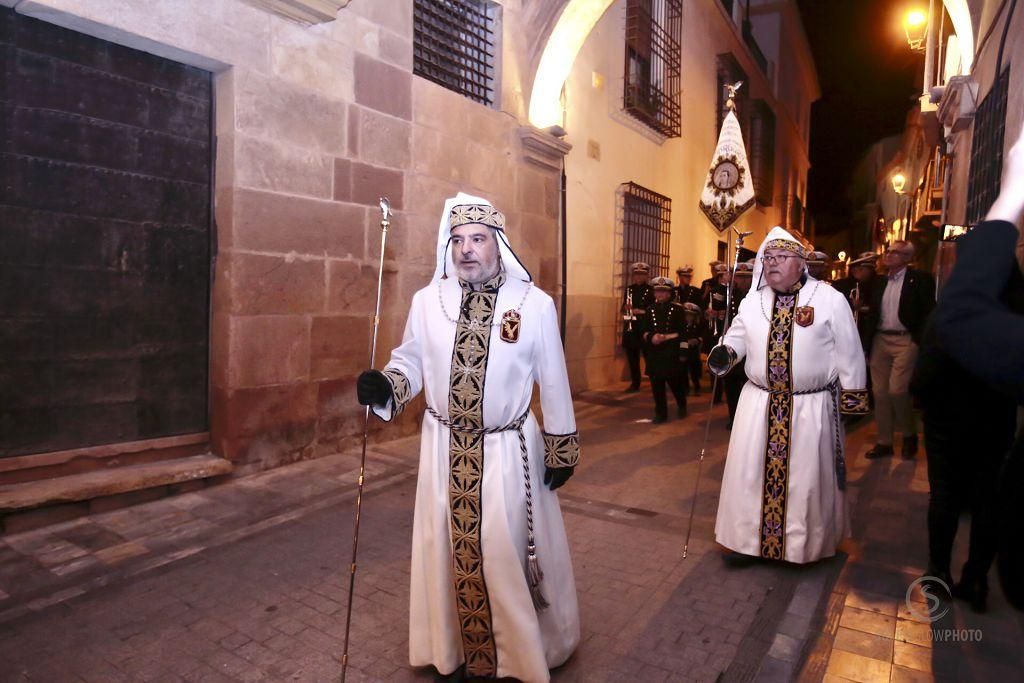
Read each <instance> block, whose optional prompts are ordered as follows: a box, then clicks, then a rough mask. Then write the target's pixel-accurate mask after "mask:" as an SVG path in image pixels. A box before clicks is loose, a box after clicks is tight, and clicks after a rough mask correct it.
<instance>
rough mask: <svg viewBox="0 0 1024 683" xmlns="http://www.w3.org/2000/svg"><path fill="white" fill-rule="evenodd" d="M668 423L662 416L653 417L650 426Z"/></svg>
mask: <svg viewBox="0 0 1024 683" xmlns="http://www.w3.org/2000/svg"><path fill="white" fill-rule="evenodd" d="M666 422H668V418H667V417H664V416H663V415H655V416H654V419H653V420H651V424H655V425H660V424H664V423H666Z"/></svg>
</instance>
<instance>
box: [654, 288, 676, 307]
mask: <svg viewBox="0 0 1024 683" xmlns="http://www.w3.org/2000/svg"><path fill="white" fill-rule="evenodd" d="M671 298H672V291H671V290H668V289H661V288H658V289H656V290H654V300H655V301H657V302H658V303H659V304H663V303H665V302H666V301H668V300H669V299H671Z"/></svg>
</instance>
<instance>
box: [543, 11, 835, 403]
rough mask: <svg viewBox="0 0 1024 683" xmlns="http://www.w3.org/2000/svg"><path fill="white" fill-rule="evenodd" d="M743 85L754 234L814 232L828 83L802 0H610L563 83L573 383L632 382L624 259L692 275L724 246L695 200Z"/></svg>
mask: <svg viewBox="0 0 1024 683" xmlns="http://www.w3.org/2000/svg"><path fill="white" fill-rule="evenodd" d="M738 81H743V86H742V88H741V89H740V91H739V93H738V96H737V106H738V116H739V119H740V121H741V127H742V129H743V133H744V139H745V142H746V146H747V153H748V157H749V159H750V164H751V171H752V175H753V176H754V183H755V187H756V191H757V204H756V206H755V207H754V208H752V209H751V210H749V211H748V212H747V213H746V214H745V215H744V216H743V217H742V218H741V219H740V221H739V223H738V226H739V227H740V228H742V229H744V230H751V231H753V232H754V234H753V235H752V236H751V237H750V238H749V239H748V243H747V245H748V246H751V245H753V246H754V248H755V249H756V245H757V244H758V243H759V241H760V237H761V236H763V235H764V234H765V232H766V231H767V230H768V229H770V228H771V227H773V226H775V225H780V224H782V225H786V226H788V227H790V228H792V229H794V230H796V231H797V232H801V231H803V230H804V228H805V226H804V217H803V213H804V212H803V206H804V200H805V197H806V187H807V172H808V169H809V165H810V163H809V156H808V140H809V135H810V131H809V123H810V114H809V112H810V106H811V103H812V102H814V101H815V100H816V99H817V98H818V97H819V89H818V82H817V77H816V72H815V68H814V63H813V60H812V57H811V53H810V48H809V47H808V44H807V40H806V37H805V35H804V32H803V27H802V24H801V22H800V17H799V14H798V11H797V8H796V5H795V3H792V2H784V3H768V2H756V1H755V2H751V3H749V4H748V3H743V2H720V1H719V0H705V1H703V2H695V1H687V2H682V1H679V0H675V1H673V0H667V1H664V0H658V1H656V2H631V1H629V0H618V1H617V2H613V3H611V4H610V6H609V7H608V8H607V10H606V11H605V12H604V13H603V14H602V15H601V17H600V19H599V20H598V21H596V23H595V25H594V28H593V30H592V31H591V32H590V33H589V35H588V36H587V38H586V40H585V41H584V42H583V44H582V47H581V49H580V51H579V53H578V55H577V57H576V59H575V61H574V63H573V64H572V68H571V71H570V72H569V76H568V78H567V80H566V81H565V88H564V94H563V100H562V103H563V104H562V111H561V116H562V118H561V120H560V121H559V123H560V124H563V125H564V128H565V130H566V131H567V132H568V134H567V136H566V138H565V139H566V140H567V141H569V142H570V143H571V144H572V149H571V150H570V151H569V153H568V154H567V156H566V159H565V174H566V216H567V220H566V226H567V273H566V275H567V288H568V292H567V293H568V296H567V305H566V318H567V320H566V356H567V360H568V363H569V376H570V381H571V383H572V386H573V387H574V388H575V389H582V388H595V387H604V386H608V385H611V384H614V383H616V382H618V381H620V380H622V379H623V378H624V377H625V375H624V373H625V372H626V368H625V364H624V362H623V359H622V358H621V357H620V356H621V351H619V350H618V338H619V335H620V334H621V326H622V318H621V315H619V308H620V306H621V303H622V296H623V294H622V292H623V286H624V284H625V283H626V282H627V278H628V265H629V263H630V262H631V261H633V260H642V261H647V262H649V263H650V264H651V266H652V268H653V273H652V276H653V275H668V276H669V277H675V270H676V268H677V267H679V266H682V265H684V264H690V265H692V266H693V267H694V269H695V275H694V279H695V284H697V285H699V284H700V281H701V280H702V279H703V278H705V277H708V263H709V261H711V260H713V259H716V258H723V257H724V254H725V248H724V247H725V241H726V240H732V239H733V238H732V237H731V234H730V233H719V232H718V230H716V228H715V227H714V226H713V225H712V224H711V223H710V222H709V220H708V219H707V218H706V217H705V216H704V214H703V213H702V212H701V211H700V209H699V207H698V202H699V199H700V193H701V190H702V188H703V185H704V182H705V179H706V177H707V172H708V167H709V165H710V163H711V160H712V156H713V152H714V150H715V146H716V144H717V142H718V133H719V129H720V125H721V120H722V117H723V116H724V112H725V109H724V104H725V95H724V93H725V90H724V85H726V84H729V83H735V82H738Z"/></svg>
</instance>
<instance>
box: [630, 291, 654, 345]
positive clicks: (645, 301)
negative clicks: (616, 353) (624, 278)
mask: <svg viewBox="0 0 1024 683" xmlns="http://www.w3.org/2000/svg"><path fill="white" fill-rule="evenodd" d="M630 293H632V295H633V306H632V307H633V308H639V309H643V310H644V311H646V310H647V309H648V308H650V306H651V304H653V303H654V288H653V287H651V286H650V285H629V286H627V287H626V291H625V292H623V294H622V313H623V315H627V314H629V311H630V308H629V307H628V306H626V302H627V301H629V295H630ZM642 328H643V316H642V315H638V316H637V319H636V320H634V321H633V322H629V321H626V320H623V321H622V345H623V346H625V347H627V348H632V349H639V348H642V347H643V345H644V340H643V337H641V333H642V331H643V330H642Z"/></svg>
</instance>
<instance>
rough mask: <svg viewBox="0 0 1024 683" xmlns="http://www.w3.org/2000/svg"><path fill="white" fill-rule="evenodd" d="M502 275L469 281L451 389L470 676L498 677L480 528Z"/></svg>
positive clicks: (458, 583)
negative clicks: (490, 362)
mask: <svg viewBox="0 0 1024 683" xmlns="http://www.w3.org/2000/svg"><path fill="white" fill-rule="evenodd" d="M503 282H504V275H502V274H499V275H498V276H497V277H496V278H495V279H493V280H492V281H490V282H487V283H484V285H483V286H482V287H481V289H480V290H477V291H474V290H471V289H470V288H469V287H468V286H466V285H465V284H464V283H462V284H463V288H462V297H463V301H462V305H461V306H460V307H459V310H460V314H459V322H458V325H457V326H456V330H455V347H454V349H453V350H452V370H451V375H450V377H449V387H448V418H449V420H450V422H451V424H453V425H455V426H457V427H459V429H451V430H450V432H449V433H450V435H451V436H450V439H449V482H448V502H449V505H450V509H451V538H452V573H453V578H454V582H455V603H456V604H455V606H456V609H457V611H458V615H459V624H460V630H461V634H462V651H463V655H464V657H465V662H466V674H467V675H468V676H491V677H493V676H496V675H497V671H498V649H497V645H496V644H495V642H494V625H493V622H492V615H491V604H490V598H489V596H488V593H487V584H486V582H485V580H484V562H483V550H482V545H481V527H482V520H483V507H482V505H483V501H482V500H481V495H480V494H481V490H482V487H483V478H484V437H485V435H484V434H483V433H479V432H480V430H482V429H483V427H484V379H485V377H486V374H487V358H488V355H489V350H490V340H491V334H490V332H491V321H492V319H493V318H494V304H495V301H496V299H497V296H498V288H499V287H500V286H501V284H502V283H503Z"/></svg>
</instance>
